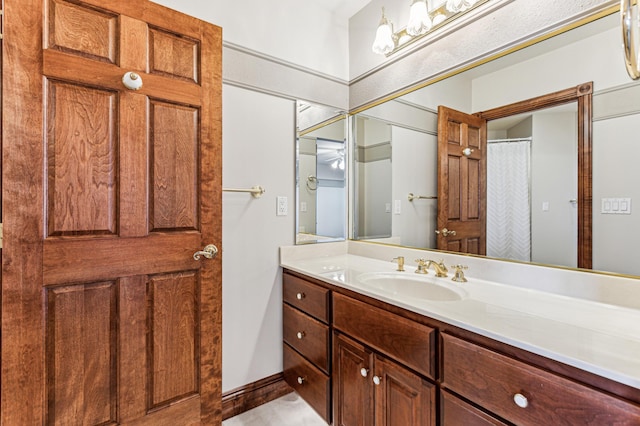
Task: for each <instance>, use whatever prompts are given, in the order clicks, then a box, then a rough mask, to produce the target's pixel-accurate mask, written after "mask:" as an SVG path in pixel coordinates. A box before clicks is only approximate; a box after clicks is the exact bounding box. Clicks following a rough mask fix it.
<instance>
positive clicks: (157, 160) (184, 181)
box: [149, 100, 200, 232]
mask: <svg viewBox="0 0 640 426" xmlns="http://www.w3.org/2000/svg"><path fill="white" fill-rule="evenodd" d="M150 121H151V123H150V131H151V134H150V136H151V141H150V144H151V171H152V182H151V191H150V197H151V201H150V203H149V204H150V205H151V223H150V224H149V228H150V229H151V231H152V232H157V231H162V230H166V231H174V230H194V229H198V225H199V224H198V198H199V194H198V191H199V185H198V177H199V176H198V164H199V159H198V156H199V149H198V142H199V140H198V138H199V134H200V132H199V131H198V127H199V124H200V117H199V114H198V110H197V109H196V108H192V107H186V106H181V105H171V104H167V103H164V102H157V101H154V100H152V101H151V106H150Z"/></svg>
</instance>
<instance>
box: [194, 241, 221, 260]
mask: <svg viewBox="0 0 640 426" xmlns="http://www.w3.org/2000/svg"><path fill="white" fill-rule="evenodd" d="M217 254H218V247H216V246H214V245H213V244H209V245H208V246H206V247H205V248H204V249H202V250H200V251H197V252H195V253H193V259H194V260H200V256H204V257H205V258H206V259H213V258H214V257H216V255H217Z"/></svg>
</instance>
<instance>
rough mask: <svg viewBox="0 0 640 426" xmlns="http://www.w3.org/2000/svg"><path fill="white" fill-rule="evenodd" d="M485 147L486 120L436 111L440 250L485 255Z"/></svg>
mask: <svg viewBox="0 0 640 426" xmlns="http://www.w3.org/2000/svg"><path fill="white" fill-rule="evenodd" d="M486 147H487V122H486V120H484V119H482V118H479V117H477V116H474V115H469V114H465V113H462V112H459V111H455V110H453V109H450V108H446V107H443V106H440V107H438V229H437V232H438V237H437V245H438V249H440V250H449V251H455V252H462V253H472V254H486V235H487V230H486V223H487V197H486V194H487V154H486ZM452 231H453V232H452Z"/></svg>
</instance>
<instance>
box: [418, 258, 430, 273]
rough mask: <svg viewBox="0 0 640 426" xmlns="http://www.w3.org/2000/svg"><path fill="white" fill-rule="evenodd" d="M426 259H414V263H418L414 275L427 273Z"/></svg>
mask: <svg viewBox="0 0 640 426" xmlns="http://www.w3.org/2000/svg"><path fill="white" fill-rule="evenodd" d="M427 262H428V260H427V259H416V263H418V267H417V268H416V274H428V273H429V271H427V269H428V266H427Z"/></svg>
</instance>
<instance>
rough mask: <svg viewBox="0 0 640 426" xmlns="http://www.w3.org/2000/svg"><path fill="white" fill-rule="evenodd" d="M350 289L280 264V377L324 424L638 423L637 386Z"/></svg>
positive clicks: (485, 425) (639, 401) (483, 425)
mask: <svg viewBox="0 0 640 426" xmlns="http://www.w3.org/2000/svg"><path fill="white" fill-rule="evenodd" d="M330 289H331V290H330ZM347 294H350V295H349V296H347ZM351 296H352V294H351V293H349V292H347V291H344V290H342V289H340V288H334V287H332V286H325V285H322V284H316V283H314V282H312V281H310V280H305V279H303V278H302V277H301V276H300V275H298V274H295V273H289V272H288V271H285V274H284V308H283V316H284V328H283V334H284V376H285V380H286V381H287V383H289V384H290V385H291V386H292V387H293V388H294V389H295V390H296V391H297V392H298V393H299V394H300V395H301V396H302V398H303V399H305V400H306V401H307V402H308V403H309V404H310V405H311V406H312V407H313V408H314V409H315V410H316V411H318V413H320V414H321V416H322V417H323V418H324V419H325V420H326V421H327V423H329V424H331V419H332V417H333V424H334V425H336V426H365V425H366V426H370V425H376V426H381V425H385V426H397V425H402V426H413V425H416V426H418V425H419V426H425V425H435V424H440V425H445V426H459V425H465V426H466V425H475V426H500V425H523V426H527V425H535V426H538V425H554V426H555V425H614V424H615V425H640V397H638V396H637V393H635V389H632V388H628V387H626V386H624V385H622V384H619V383H616V382H613V381H609V380H607V379H604V378H599V377H594V376H593V375H591V374H590V373H587V372H583V371H580V370H578V369H575V368H571V367H570V368H567V366H566V365H564V364H561V363H558V362H555V361H553V360H549V359H545V358H543V357H540V356H537V355H534V354H531V353H529V352H527V351H524V350H520V349H517V348H514V347H512V346H508V345H505V344H503V343H499V342H497V341H494V340H492V339H488V338H486V337H482V336H478V335H476V334H474V333H471V332H468V331H465V330H461V329H458V328H456V327H454V326H450V325H448V324H445V323H441V322H437V321H435V320H432V319H429V318H426V317H422V316H419V315H416V314H412V313H407V314H406V315H405V312H404V311H403V310H401V309H398V308H397V307H393V306H389V309H385V307H386V306H387V305H386V304H384V303H382V302H379V301H371V302H370V303H367V302H368V301H369V299H368V298H367V297H365V296H358V295H356V296H353V297H351ZM427 324H429V325H427ZM436 401H438V405H437V407H436Z"/></svg>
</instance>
